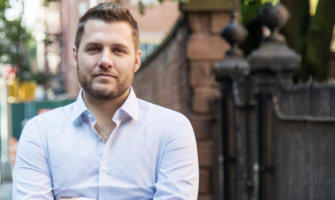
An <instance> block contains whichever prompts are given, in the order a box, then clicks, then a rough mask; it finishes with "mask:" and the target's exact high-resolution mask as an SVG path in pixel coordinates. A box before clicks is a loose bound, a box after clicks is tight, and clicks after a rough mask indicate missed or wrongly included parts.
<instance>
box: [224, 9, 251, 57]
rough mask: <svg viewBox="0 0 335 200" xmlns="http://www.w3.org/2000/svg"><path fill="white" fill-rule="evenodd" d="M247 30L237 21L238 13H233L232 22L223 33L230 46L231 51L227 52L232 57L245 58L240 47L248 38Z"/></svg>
mask: <svg viewBox="0 0 335 200" xmlns="http://www.w3.org/2000/svg"><path fill="white" fill-rule="evenodd" d="M247 34H248V32H247V30H246V29H245V28H244V27H243V26H242V25H241V24H240V23H239V22H238V21H237V19H236V12H235V11H232V15H231V20H230V22H229V23H228V24H227V26H226V27H225V28H224V29H223V30H222V31H221V36H222V37H223V38H224V39H225V40H226V41H227V42H228V43H229V44H230V46H231V49H230V50H229V51H228V52H227V54H228V55H231V56H243V52H242V51H241V49H240V48H239V47H238V46H239V45H240V44H241V43H242V42H243V41H244V39H245V38H246V37H247Z"/></svg>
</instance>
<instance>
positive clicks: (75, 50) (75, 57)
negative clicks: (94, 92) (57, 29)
mask: <svg viewBox="0 0 335 200" xmlns="http://www.w3.org/2000/svg"><path fill="white" fill-rule="evenodd" d="M72 56H73V60H74V64H75V65H74V66H75V67H77V66H78V53H77V49H76V47H72Z"/></svg>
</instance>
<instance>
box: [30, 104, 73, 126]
mask: <svg viewBox="0 0 335 200" xmlns="http://www.w3.org/2000/svg"><path fill="white" fill-rule="evenodd" d="M73 105H74V103H71V104H68V105H66V106H61V107H58V108H54V109H52V110H50V111H47V112H44V113H42V114H39V115H36V116H35V117H33V118H31V119H30V120H28V122H27V124H26V125H32V124H35V125H38V126H42V125H43V126H48V125H56V124H58V123H61V122H63V121H70V117H71V113H72V109H73Z"/></svg>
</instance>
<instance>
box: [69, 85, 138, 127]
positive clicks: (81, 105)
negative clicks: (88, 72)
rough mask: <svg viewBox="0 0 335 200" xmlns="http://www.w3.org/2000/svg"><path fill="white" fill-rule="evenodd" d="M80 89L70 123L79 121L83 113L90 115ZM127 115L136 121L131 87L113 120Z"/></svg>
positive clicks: (135, 106) (134, 96) (136, 111)
mask: <svg viewBox="0 0 335 200" xmlns="http://www.w3.org/2000/svg"><path fill="white" fill-rule="evenodd" d="M82 94H83V91H82V89H81V90H80V91H79V95H78V97H77V100H76V101H75V103H74V107H73V110H72V115H71V121H72V122H75V121H77V120H79V119H80V117H81V115H82V114H83V113H90V111H89V110H88V108H87V107H86V104H85V102H84V99H83V95H82ZM125 114H127V115H128V116H129V117H131V118H133V119H135V120H138V99H137V97H136V94H135V92H134V90H133V88H132V87H130V92H129V95H128V97H127V99H126V101H125V102H124V103H123V104H122V105H121V107H120V108H119V109H118V110H117V111H116V112H115V114H114V117H113V119H118V120H121V119H122V118H123V117H124V115H125Z"/></svg>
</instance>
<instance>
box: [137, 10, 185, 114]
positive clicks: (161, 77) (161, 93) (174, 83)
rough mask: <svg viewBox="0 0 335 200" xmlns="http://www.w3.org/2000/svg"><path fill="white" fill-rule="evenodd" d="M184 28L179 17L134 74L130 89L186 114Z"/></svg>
mask: <svg viewBox="0 0 335 200" xmlns="http://www.w3.org/2000/svg"><path fill="white" fill-rule="evenodd" d="M187 37H188V30H187V26H186V24H185V20H184V16H182V17H181V18H180V19H179V20H178V22H177V24H176V25H175V27H174V28H173V30H172V31H171V33H170V34H169V35H168V36H167V38H166V40H165V41H164V42H163V43H162V45H161V46H160V47H158V49H157V50H156V51H155V52H154V53H153V54H152V55H151V56H150V57H149V58H148V59H146V60H145V61H144V62H143V63H142V65H141V68H140V70H139V71H138V72H137V73H136V75H135V79H134V82H133V88H134V90H135V92H136V95H137V96H138V97H139V98H142V99H144V100H147V101H150V102H152V103H155V104H158V105H161V106H164V107H167V108H171V109H173V110H177V111H179V112H182V113H183V114H185V115H187V114H188V113H189V109H188V108H189V103H190V87H189V84H188V83H189V75H188V74H189V70H188V65H187V60H186V53H185V48H186V42H187Z"/></svg>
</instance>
